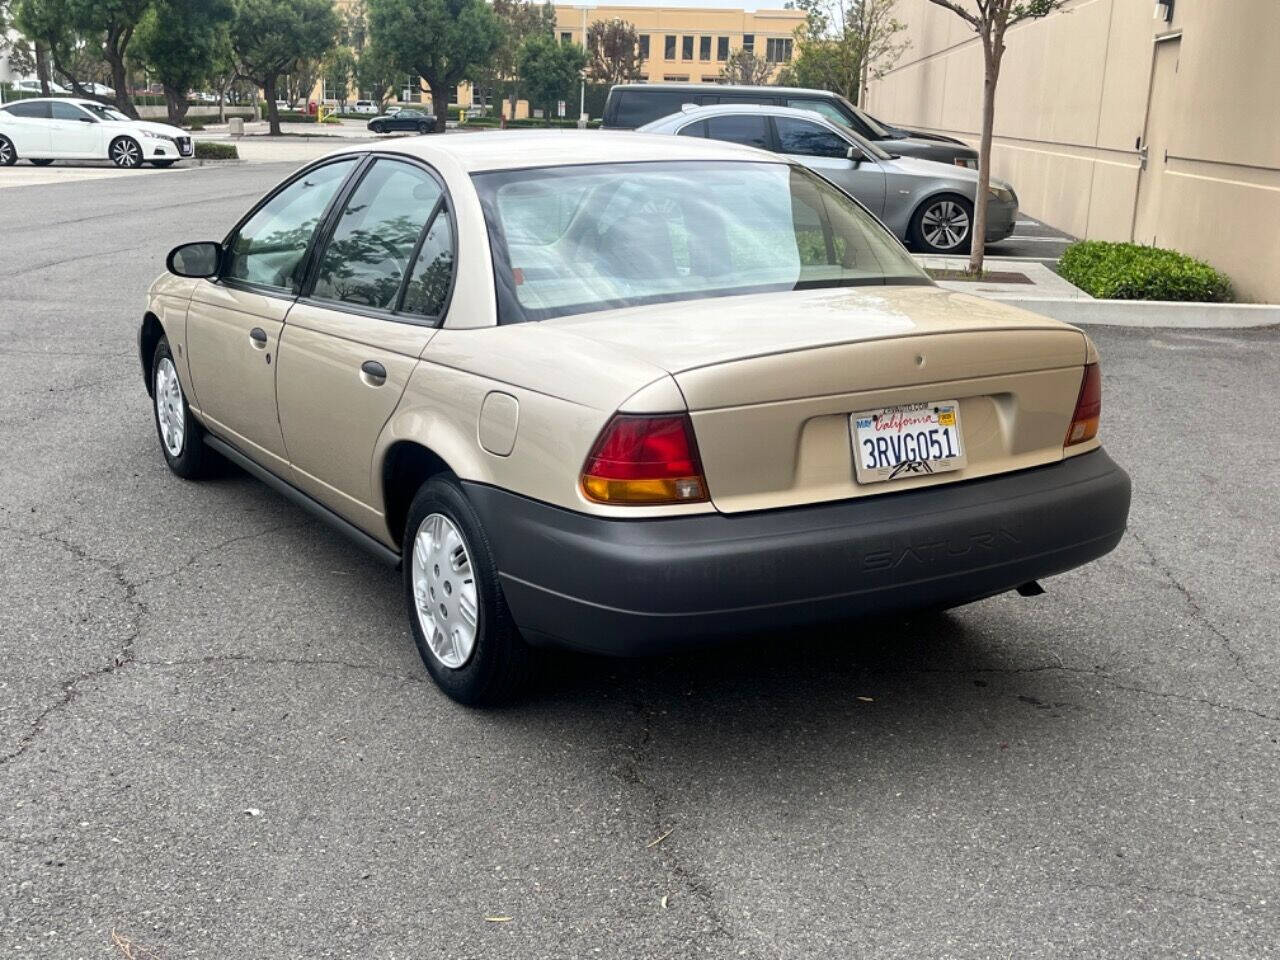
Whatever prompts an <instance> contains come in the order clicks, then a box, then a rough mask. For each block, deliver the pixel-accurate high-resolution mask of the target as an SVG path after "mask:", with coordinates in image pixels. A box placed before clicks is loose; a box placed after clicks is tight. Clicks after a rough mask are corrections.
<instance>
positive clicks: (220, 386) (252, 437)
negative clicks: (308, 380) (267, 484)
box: [187, 157, 360, 476]
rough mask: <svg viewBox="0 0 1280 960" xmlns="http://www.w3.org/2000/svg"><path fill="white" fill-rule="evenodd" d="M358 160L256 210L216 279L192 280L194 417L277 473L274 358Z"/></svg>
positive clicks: (231, 242)
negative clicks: (327, 219) (322, 232)
mask: <svg viewBox="0 0 1280 960" xmlns="http://www.w3.org/2000/svg"><path fill="white" fill-rule="evenodd" d="M359 159H360V158H359V157H342V158H338V159H336V160H331V161H328V162H324V163H321V164H319V165H317V166H313V167H311V168H310V169H308V170H306V171H304V172H303V173H302V174H300V175H298V176H297V177H295V178H294V179H292V180H290V181H288V182H287V183H286V184H284V185H283V186H282V187H280V188H278V189H277V190H275V191H274V192H273V193H271V194H270V195H269V196H268V197H267V199H266V200H264V201H263V202H262V203H260V204H259V205H258V206H257V207H255V208H254V210H253V211H251V212H250V214H249V216H248V217H246V218H245V219H244V220H243V221H242V222H241V223H240V225H239V226H238V227H237V228H236V229H235V230H233V231H232V233H231V235H230V237H229V238H228V239H227V242H226V244H225V246H224V254H223V265H222V270H221V272H220V274H219V276H218V278H217V279H216V280H213V281H209V280H201V281H199V282H198V283H197V284H196V287H195V290H194V292H193V293H192V296H191V306H190V309H189V310H188V312H187V353H188V357H187V362H188V364H189V366H190V369H191V383H192V392H193V393H194V394H195V402H196V404H197V406H198V409H199V411H200V413H201V415H202V416H203V417H204V418H205V420H206V422H207V423H208V426H209V427H210V429H211V430H213V432H214V433H216V434H218V435H220V436H222V437H223V438H224V439H226V440H228V441H230V442H231V443H233V444H235V446H237V447H238V448H239V449H240V451H241V452H242V453H244V454H245V455H246V456H249V457H252V458H253V459H255V460H257V461H258V462H259V463H261V464H262V465H263V466H265V467H267V468H268V469H269V470H272V471H273V472H276V473H279V474H281V475H282V476H284V475H287V474H288V470H289V463H288V456H287V454H286V452H285V446H284V438H283V436H282V435H281V432H280V421H279V417H278V415H277V413H276V366H275V365H274V364H273V361H274V360H276V359H277V357H278V354H279V345H280V334H281V330H282V329H283V327H284V319H285V315H286V314H287V313H288V311H289V307H290V306H292V304H293V301H294V299H295V298H296V296H297V291H298V289H299V285H300V280H301V275H302V269H303V264H304V261H305V259H306V255H307V251H308V249H309V247H310V244H311V241H312V238H313V236H314V235H315V233H316V230H317V227H318V226H319V225H320V223H321V222H323V218H324V216H325V214H326V213H327V211H328V209H329V207H330V205H331V204H332V203H333V201H334V199H335V198H336V197H337V195H338V191H339V188H340V187H341V186H342V184H343V182H344V181H345V179H346V178H347V177H348V176H349V175H350V174H351V173H352V171H354V170H355V169H356V166H357V164H358V162H359Z"/></svg>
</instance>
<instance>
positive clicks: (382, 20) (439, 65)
mask: <svg viewBox="0 0 1280 960" xmlns="http://www.w3.org/2000/svg"><path fill="white" fill-rule="evenodd" d="M368 4H369V35H370V37H371V38H372V40H373V43H375V44H376V45H378V46H379V47H380V48H381V49H383V50H385V51H386V52H387V54H388V55H389V56H390V57H391V60H392V62H393V63H395V64H396V65H397V66H400V67H403V68H405V70H406V71H407V70H410V69H411V70H413V71H414V72H416V73H417V74H418V76H420V77H422V79H423V80H425V81H426V82H427V86H428V87H429V88H430V89H431V103H432V105H433V109H434V110H435V115H436V130H437V131H441V132H442V131H443V130H444V128H445V115H446V113H448V106H449V91H450V88H451V87H452V86H453V85H454V84H456V83H458V82H460V81H462V80H474V79H478V78H480V77H482V76H483V74H484V70H485V68H486V67H487V66H488V65H489V64H490V62H491V61H492V58H493V56H494V54H495V53H496V52H497V50H498V47H499V45H500V44H501V43H502V28H501V26H500V25H499V23H498V18H497V16H496V15H495V14H494V12H493V8H492V7H490V6H489V4H488V3H486V2H485V0H368Z"/></svg>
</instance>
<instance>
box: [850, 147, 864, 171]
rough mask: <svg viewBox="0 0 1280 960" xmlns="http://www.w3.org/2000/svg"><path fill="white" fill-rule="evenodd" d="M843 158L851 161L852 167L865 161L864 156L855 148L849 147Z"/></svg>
mask: <svg viewBox="0 0 1280 960" xmlns="http://www.w3.org/2000/svg"><path fill="white" fill-rule="evenodd" d="M845 157H846V158H847V159H849V160H852V161H853V165H854V166H855V167H856V166H857V165H858V164H860V163H862V161H863V160H865V159H867V157H866V154H864V153H863V152H862V151H861V150H859V149H858V148H857V147H850V148H849V149H848V150H847V151H845Z"/></svg>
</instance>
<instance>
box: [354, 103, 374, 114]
mask: <svg viewBox="0 0 1280 960" xmlns="http://www.w3.org/2000/svg"><path fill="white" fill-rule="evenodd" d="M351 112H352V113H372V114H374V115H375V116H376V115H377V113H378V101H376V100H357V101H356V105H355V106H354V107H352V108H351Z"/></svg>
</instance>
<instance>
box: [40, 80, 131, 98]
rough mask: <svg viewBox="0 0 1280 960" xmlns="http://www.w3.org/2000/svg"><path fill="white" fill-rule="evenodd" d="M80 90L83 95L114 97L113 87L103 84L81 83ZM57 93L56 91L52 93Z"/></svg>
mask: <svg viewBox="0 0 1280 960" xmlns="http://www.w3.org/2000/svg"><path fill="white" fill-rule="evenodd" d="M80 86H81V88H82V89H83V90H84V92H85V93H87V94H89V95H90V96H94V97H114V96H115V95H116V91H115V88H114V87H108V86H107V85H106V84H105V83H82V84H80ZM53 92H55V93H56V92H57V91H53Z"/></svg>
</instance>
